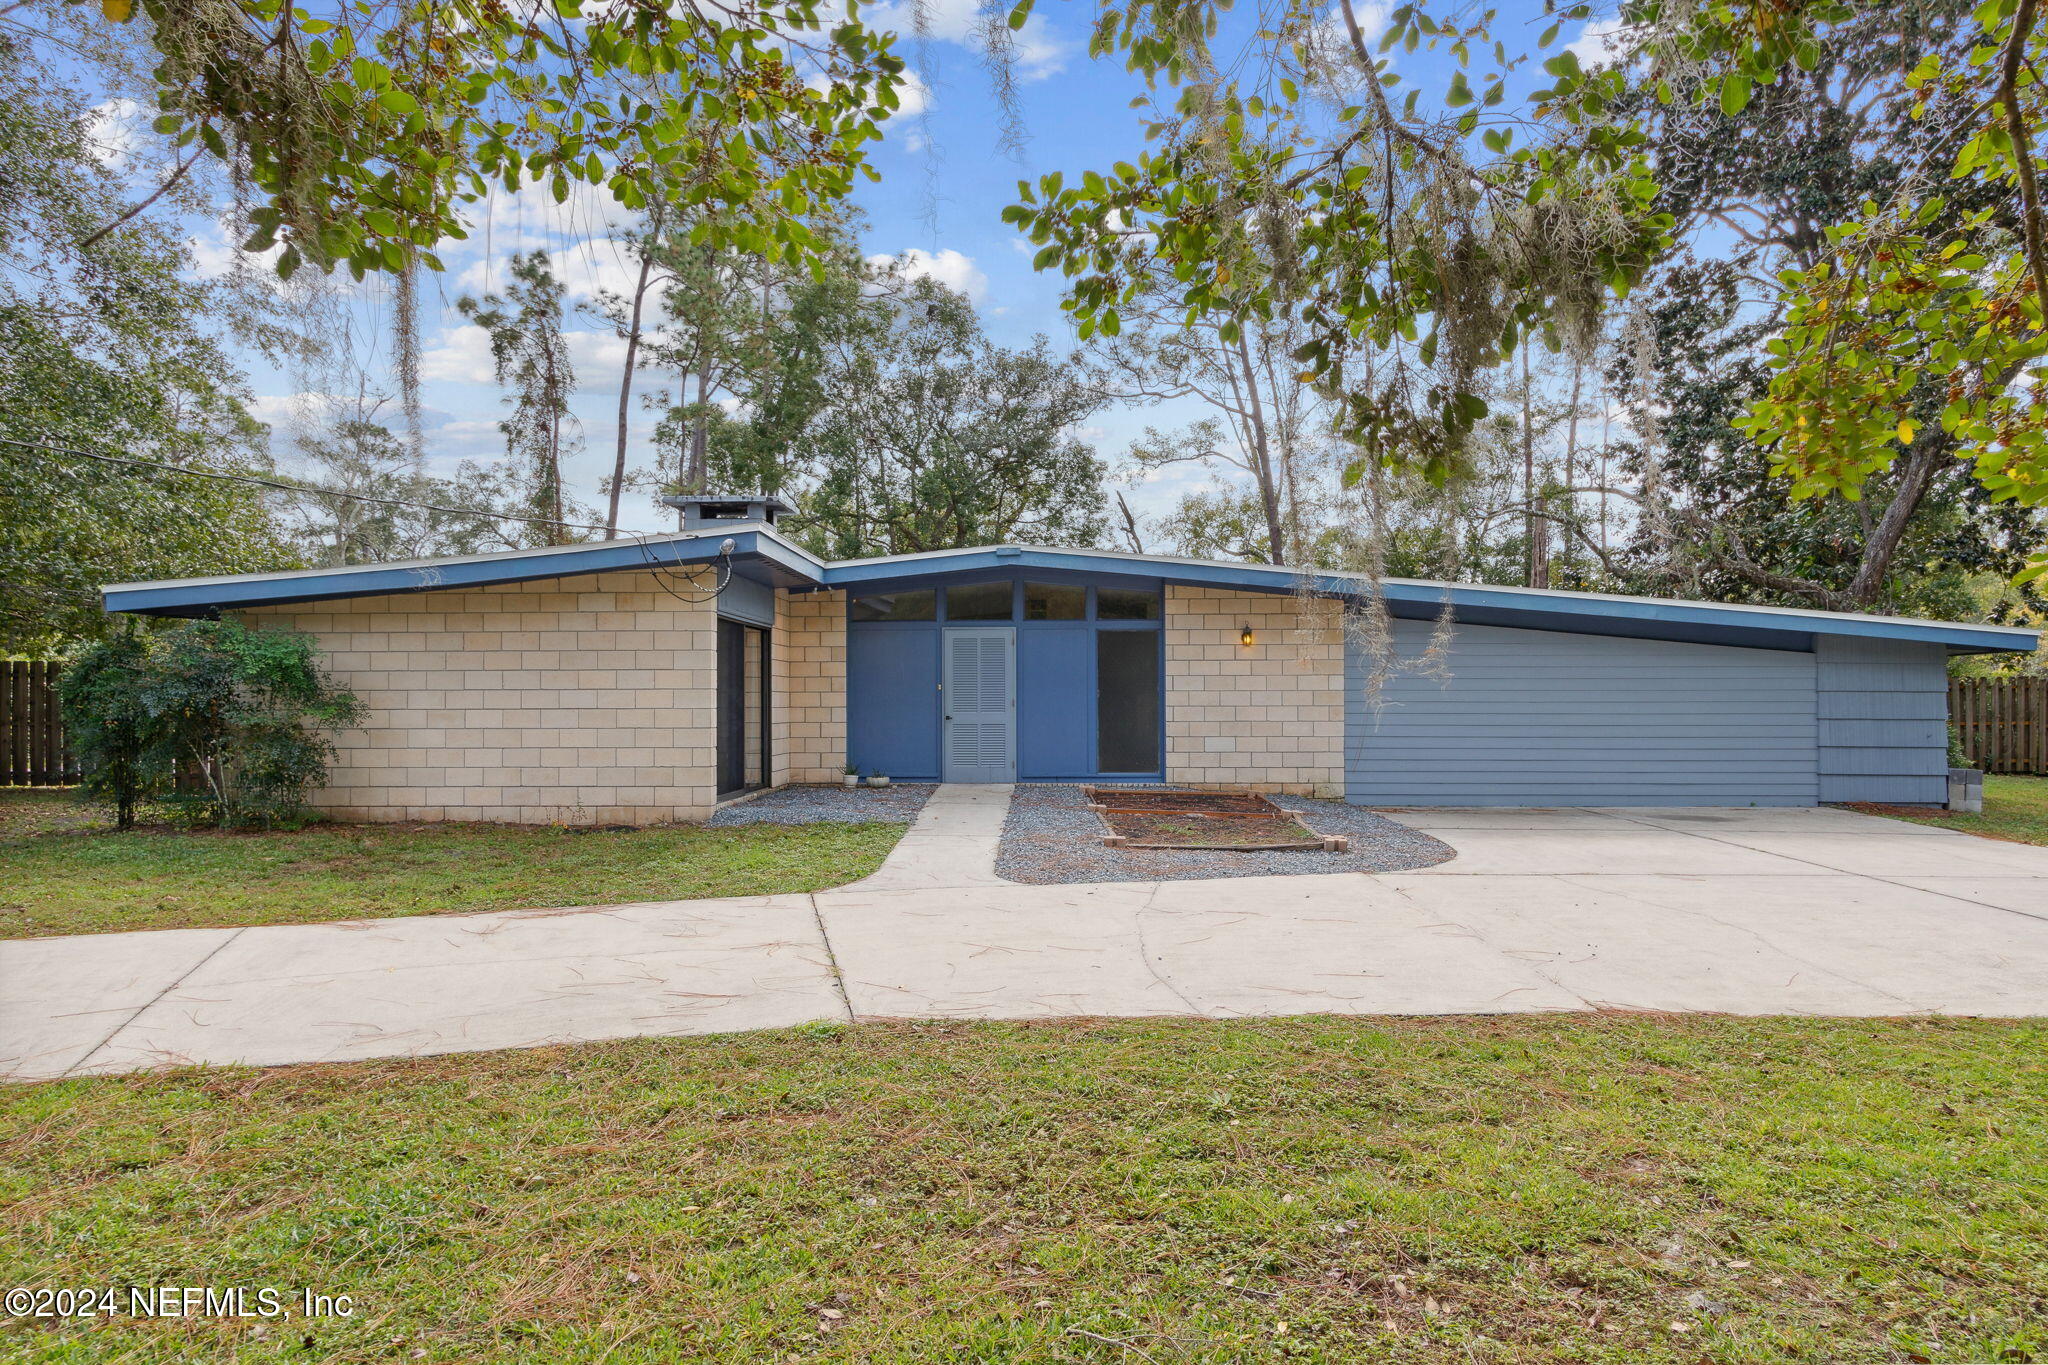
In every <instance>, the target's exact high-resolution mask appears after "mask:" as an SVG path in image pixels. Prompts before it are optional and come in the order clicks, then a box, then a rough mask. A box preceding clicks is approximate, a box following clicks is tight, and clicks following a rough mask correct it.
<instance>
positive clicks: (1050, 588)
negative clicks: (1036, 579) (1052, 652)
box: [1024, 583, 1088, 621]
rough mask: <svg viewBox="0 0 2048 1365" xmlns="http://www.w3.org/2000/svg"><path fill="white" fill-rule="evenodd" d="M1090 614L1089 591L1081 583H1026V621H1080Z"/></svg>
mask: <svg viewBox="0 0 2048 1365" xmlns="http://www.w3.org/2000/svg"><path fill="white" fill-rule="evenodd" d="M1087 614H1088V589H1086V588H1084V587H1082V586H1081V585H1080V584H1079V583H1026V584H1025V585H1024V619H1025V620H1027V621H1078V620H1080V619H1081V618H1082V617H1084V616H1086V615H1087Z"/></svg>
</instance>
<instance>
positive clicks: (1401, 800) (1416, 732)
mask: <svg viewBox="0 0 2048 1365" xmlns="http://www.w3.org/2000/svg"><path fill="white" fill-rule="evenodd" d="M1394 626H1395V640H1396V644H1397V646H1398V649H1399V652H1400V655H1401V657H1402V658H1404V659H1414V658H1416V657H1418V656H1420V655H1421V653H1422V651H1423V650H1424V649H1425V648H1427V646H1428V642H1429V634H1430V629H1431V627H1430V623H1428V622H1425V621H1397V622H1395V623H1394ZM1346 655H1347V657H1346V660H1345V672H1346V688H1345V694H1346V700H1345V770H1346V794H1347V796H1348V798H1349V799H1350V800H1351V801H1353V802H1356V803H1358V804H1360V805H1386V806H1688V805H1690V806H1747V805H1760V806H1810V805H1813V804H1814V802H1815V801H1816V800H1817V799H1818V798H1817V785H1816V778H1815V753H1816V737H1815V736H1816V725H1815V720H1814V714H1815V712H1814V657H1813V655H1811V654H1804V653H1793V652H1789V651H1783V650H1771V649H1740V648H1733V647H1729V646H1724V645H1703V644H1683V643H1679V642H1676V641H1668V640H1630V639H1621V638H1617V637H1613V636H1600V635H1572V634H1567V633H1564V632H1561V631H1544V630H1510V629H1506V628H1503V627H1497V626H1460V627H1458V629H1457V631H1456V634H1455V638H1454V642H1453V644H1452V647H1451V653H1450V659H1449V672H1450V677H1449V679H1448V680H1443V679H1438V678H1434V677H1428V676H1422V675H1415V674H1409V675H1405V676H1401V677H1396V678H1393V679H1391V680H1389V681H1388V683H1387V684H1386V686H1385V687H1384V688H1383V689H1382V691H1381V692H1380V695H1379V698H1378V705H1376V706H1375V705H1373V704H1372V702H1371V699H1369V698H1368V697H1367V696H1366V690H1365V686H1364V684H1365V675H1366V665H1365V663H1364V661H1363V660H1362V659H1361V658H1360V657H1359V654H1358V651H1357V650H1356V649H1355V648H1354V649H1350V650H1347V651H1346Z"/></svg>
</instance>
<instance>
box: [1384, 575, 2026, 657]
mask: <svg viewBox="0 0 2048 1365" xmlns="http://www.w3.org/2000/svg"><path fill="white" fill-rule="evenodd" d="M1385 592H1386V595H1387V599H1388V600H1389V601H1390V602H1410V603H1417V604H1423V603H1428V604H1433V605H1441V603H1442V601H1443V589H1441V588H1439V587H1433V586H1429V585H1425V584H1413V583H1389V584H1386V585H1385ZM1451 601H1452V604H1453V606H1454V607H1455V608H1456V609H1457V612H1458V616H1459V619H1460V620H1467V621H1472V622H1473V623H1474V624H1490V623H1498V624H1506V623H1507V621H1508V619H1509V618H1516V617H1525V618H1529V619H1531V620H1537V619H1541V620H1542V621H1544V622H1545V624H1544V625H1543V626H1542V627H1540V628H1541V629H1549V630H1571V629H1574V628H1584V629H1592V628H1593V627H1594V626H1595V625H1597V624H1598V623H1602V622H1628V623H1631V624H1632V625H1636V626H1639V627H1661V628H1668V631H1669V633H1666V634H1664V638H1667V639H1680V640H1685V639H1693V640H1704V641H1707V642H1712V643H1725V644H1738V643H1744V642H1745V640H1744V638H1743V637H1748V638H1749V640H1750V641H1753V642H1756V643H1763V641H1764V639H1765V637H1771V636H1776V637H1780V638H1781V639H1784V640H1787V641H1789V640H1792V639H1798V640H1801V641H1803V642H1804V643H1798V644H1792V643H1786V644H1780V645H1777V646H1775V647H1777V648H1793V649H1810V648H1812V643H1811V641H1812V637H1813V636H1815V635H1848V636H1856V637H1860V638H1863V639H1875V640H1911V641H1916V642H1920V643H1924V644H1938V645H1945V646H1947V647H1948V649H1949V650H1950V651H1951V652H1952V653H1961V654H1979V653H1987V652H2006V651H2011V650H2028V649H2033V648H2035V647H2036V646H2037V645H2038V644H2039V642H2040V635H2039V633H2038V632H2035V631H2025V630H2014V629H2011V628H2007V627H1999V626H1975V625H1969V624H1963V623H1949V622H1941V621H1912V620H1905V619H1901V618H1899V617H1895V616H1861V615H1856V614H1853V613H1848V612H1799V611H1773V610H1769V609H1765V608H1744V607H1740V606H1727V605H1717V604H1713V603H1705V602H1697V603H1696V602H1662V601H1645V600H1631V599H1626V598H1623V599H1615V598H1605V597H1598V596H1592V595H1587V596H1578V595H1574V594H1571V593H1548V592H1535V591H1516V590H1513V589H1499V588H1488V587H1481V586H1474V585H1465V584H1460V585H1457V586H1455V587H1453V588H1452V589H1451ZM1481 613H1484V616H1485V619H1484V620H1482V619H1481ZM1579 622H1583V623H1585V625H1584V626H1583V627H1575V624H1574V623H1579ZM1680 632H1684V633H1680Z"/></svg>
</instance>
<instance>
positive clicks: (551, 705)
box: [243, 570, 718, 824]
mask: <svg viewBox="0 0 2048 1365" xmlns="http://www.w3.org/2000/svg"><path fill="white" fill-rule="evenodd" d="M669 582H670V583H671V584H672V585H673V586H675V587H676V588H677V589H678V590H679V591H681V592H683V593H685V594H687V593H689V592H690V591H692V590H691V589H690V588H688V587H687V586H686V585H685V583H684V582H683V581H682V580H681V579H680V576H676V577H671V578H670V579H669ZM708 587H709V580H708V575H707V576H706V578H705V588H708ZM703 590H704V589H698V591H703ZM243 619H245V620H247V621H249V622H250V623H251V624H262V625H276V626H292V627H295V628H297V629H299V630H303V631H306V632H307V633H309V634H311V635H313V636H314V637H315V638H316V639H317V640H318V641H319V644H320V648H321V650H322V652H323V653H324V655H325V658H326V663H327V667H328V668H329V670H330V671H331V672H332V673H333V675H334V676H335V678H336V679H337V680H338V681H340V682H341V683H342V684H343V685H344V686H346V687H348V688H349V689H350V690H352V691H353V692H355V694H356V695H357V696H359V697H361V698H362V699H363V701H364V703H365V704H366V705H367V706H368V708H369V712H370V714H369V719H368V721H367V723H366V724H365V725H364V726H363V727H362V728H360V729H357V730H353V731H348V732H345V733H343V734H341V735H339V736H337V737H336V741H335V742H336V747H337V748H338V749H339V751H340V753H339V757H338V758H337V761H336V762H335V764H334V768H333V780H332V782H331V783H330V784H329V785H328V787H327V788H326V789H325V790H324V791H321V792H318V793H316V794H315V796H314V804H315V805H316V806H317V807H319V808H320V809H321V810H323V811H326V812H327V813H329V814H331V815H334V816H336V817H338V818H342V819H351V820H370V821H390V820H503V821H512V822H517V823H524V824H547V823H557V822H560V823H594V824H611V823H618V824H649V823H656V822H661V821H668V820H696V819H702V818H704V817H705V816H708V815H709V814H710V813H711V809H712V801H713V797H714V788H715V785H716V771H715V769H716V738H715V731H714V724H713V720H714V714H715V709H716V697H717V679H716V661H717V649H718V641H717V631H716V608H715V607H714V606H713V604H712V603H711V602H710V601H709V600H706V601H704V602H701V603H694V602H689V601H680V600H678V599H677V598H676V597H675V596H671V595H670V593H669V592H667V591H664V590H663V588H662V586H661V584H659V583H657V582H656V581H655V578H654V575H652V574H651V573H648V572H645V571H640V570H635V571H631V572H619V573H608V574H594V575H583V576H578V577H574V578H563V579H547V580H541V581H537V582H532V583H519V584H505V585H500V586H496V587H488V588H476V589H450V590H445V591H434V592H420V593H404V594H395V595H391V596H384V597H362V598H353V599H349V600H345V601H338V602H332V603H310V604H300V605H294V606H284V607H270V608H263V609H260V610H253V611H249V612H246V613H243Z"/></svg>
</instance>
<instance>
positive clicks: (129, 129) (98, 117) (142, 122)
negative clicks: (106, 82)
mask: <svg viewBox="0 0 2048 1365" xmlns="http://www.w3.org/2000/svg"><path fill="white" fill-rule="evenodd" d="M149 124H150V116H149V111H148V110H147V109H145V108H144V107H143V106H142V105H141V104H140V103H138V102H137V101H135V100H130V99H113V100H103V101H101V102H100V103H98V104H95V105H94V106H93V107H92V122H91V124H90V125H89V126H88V128H87V130H86V139H87V144H88V146H89V147H90V149H91V151H92V154H93V156H94V157H95V158H96V159H97V160H98V161H99V163H100V164H101V165H102V166H105V167H106V168H107V169H108V170H110V171H112V172H113V173H114V174H116V175H126V174H127V173H128V171H129V169H130V168H131V167H133V166H134V165H135V163H136V161H137V159H138V158H140V157H141V156H142V154H143V153H144V152H145V151H146V150H147V149H148V147H149V145H150V137H151V134H150V129H149Z"/></svg>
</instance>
